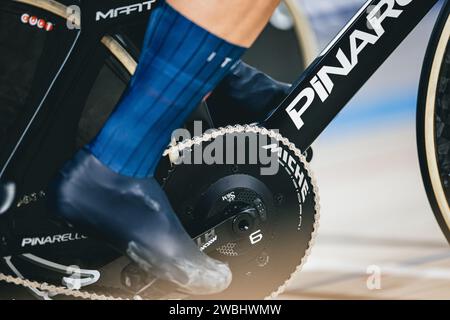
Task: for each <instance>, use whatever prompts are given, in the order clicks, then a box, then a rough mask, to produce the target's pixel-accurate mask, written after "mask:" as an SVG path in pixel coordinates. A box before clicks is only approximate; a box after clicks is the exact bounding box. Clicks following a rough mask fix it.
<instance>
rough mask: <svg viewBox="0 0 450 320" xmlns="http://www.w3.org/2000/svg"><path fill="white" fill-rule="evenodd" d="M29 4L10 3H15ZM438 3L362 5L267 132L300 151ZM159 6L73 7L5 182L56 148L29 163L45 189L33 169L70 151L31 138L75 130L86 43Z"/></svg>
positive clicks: (11, 153) (2, 171) (4, 167)
mask: <svg viewBox="0 0 450 320" xmlns="http://www.w3.org/2000/svg"><path fill="white" fill-rule="evenodd" d="M33 1H35V0H16V2H20V3H29V2H33ZM438 1H439V0H370V1H368V2H367V3H366V4H365V5H364V6H363V7H362V8H361V10H360V11H359V12H358V13H357V14H356V15H355V17H354V18H353V19H352V20H351V21H350V22H349V23H348V24H347V26H346V27H345V28H344V29H343V30H342V31H341V32H340V33H339V35H338V36H337V37H336V38H335V39H334V40H333V41H332V43H331V44H330V45H329V46H328V47H327V48H326V49H325V50H324V51H323V52H322V54H320V56H319V57H318V58H317V59H316V60H315V61H314V62H313V63H312V64H311V66H310V67H309V68H308V69H307V70H306V71H305V72H304V73H303V74H302V76H301V77H300V78H299V80H298V81H297V82H296V83H295V84H294V85H293V87H292V90H291V93H290V94H289V95H288V96H287V98H286V99H285V100H284V101H283V102H282V103H281V104H280V106H279V107H278V108H277V109H276V111H274V112H273V114H272V115H271V116H270V117H269V118H268V119H267V122H266V126H267V127H268V128H273V129H279V130H280V133H281V134H282V135H283V136H285V137H287V138H288V139H289V140H290V141H291V142H293V143H294V144H295V145H296V146H297V147H298V148H299V149H301V150H306V149H307V148H308V147H309V146H310V145H311V144H312V143H313V142H314V140H315V139H316V138H317V137H318V136H319V135H320V133H321V132H322V131H323V130H324V129H325V128H326V127H327V126H328V125H329V124H330V122H331V121H332V120H333V119H334V117H335V116H336V115H337V114H338V113H339V112H340V110H341V109H342V108H343V107H344V106H345V105H346V104H347V102H348V101H349V100H350V99H351V98H352V97H353V96H354V95H355V94H356V92H357V91H358V90H359V89H360V88H361V87H362V86H363V85H364V83H365V82H366V81H367V80H368V79H369V78H370V76H371V75H372V74H373V73H374V72H375V71H376V70H377V69H378V68H379V67H380V66H381V65H382V64H383V62H384V61H385V60H386V59H387V58H388V57H389V55H390V54H391V53H392V52H393V51H394V50H395V49H396V48H397V47H398V45H399V44H400V43H401V42H402V40H404V38H406V36H407V35H408V34H409V33H410V32H411V31H412V30H413V29H414V27H415V26H416V25H417V24H418V23H419V22H420V21H421V20H422V18H423V17H424V16H425V15H426V14H427V13H428V12H429V11H430V10H431V8H432V7H433V6H434V5H435V4H436V3H437V2H438ZM74 2H75V0H74ZM447 2H448V1H447V0H446V3H447ZM136 3H137V4H136ZM158 3H159V0H150V1H141V2H139V1H136V0H120V1H119V0H117V1H114V2H112V1H110V0H95V1H94V0H80V1H78V4H79V6H80V8H81V10H82V11H81V12H82V14H81V25H80V29H75V30H73V32H74V33H75V36H74V41H73V43H72V44H71V46H70V50H69V51H68V52H67V53H66V55H65V58H64V59H63V60H62V63H61V64H60V65H58V66H57V68H56V70H57V72H56V73H55V74H54V76H53V78H52V79H50V81H49V82H48V84H49V85H48V86H47V84H45V85H46V86H47V87H46V88H44V90H41V91H42V92H43V94H42V96H39V97H37V98H36V99H33V102H35V104H33V105H35V106H36V107H35V108H34V110H33V113H32V114H30V115H29V116H27V120H26V121H25V124H24V125H23V127H22V126H21V127H20V128H19V131H20V132H18V134H17V135H16V136H15V137H14V139H15V140H14V142H13V143H12V144H11V146H10V148H11V149H8V150H6V152H5V153H3V154H2V155H1V157H0V179H2V178H4V176H5V177H6V179H5V180H8V178H9V177H10V176H11V177H14V178H17V176H18V177H19V179H21V178H22V177H23V176H24V175H25V174H26V173H24V171H25V170H22V167H26V165H29V164H28V161H30V160H27V161H26V162H27V164H25V165H22V164H21V162H22V161H23V159H26V158H27V155H28V154H27V153H26V152H25V151H23V150H26V149H28V148H30V145H31V146H33V149H36V148H40V149H41V150H42V151H40V152H41V153H45V150H57V155H55V156H54V157H53V155H52V157H51V158H52V159H51V161H50V160H49V159H48V158H49V157H47V156H45V157H44V156H39V159H33V160H34V162H35V163H33V165H32V167H33V170H34V171H37V173H36V176H35V177H33V179H32V180H33V184H35V185H34V186H33V187H35V188H36V190H40V189H41V188H42V187H43V186H44V185H46V183H47V181H48V180H49V179H50V177H49V176H47V175H45V174H41V173H40V172H39V170H41V171H43V172H45V171H46V170H42V168H50V167H51V168H56V167H57V166H58V163H62V162H63V161H64V160H66V159H64V158H65V157H70V152H71V151H72V149H71V148H70V147H67V146H65V145H64V143H65V141H64V136H63V137H59V136H57V137H54V138H52V139H51V141H46V142H45V145H44V144H41V142H40V141H37V142H35V140H39V139H36V136H37V137H39V138H40V139H43V138H42V135H43V134H42V133H41V131H43V130H42V128H41V127H40V126H42V123H43V122H44V123H46V122H45V121H46V119H47V118H49V117H51V118H52V127H51V129H48V132H46V134H47V135H51V133H54V132H57V133H59V132H64V130H66V131H70V130H75V129H76V128H75V129H74V128H68V129H66V128H65V123H64V119H67V118H69V117H76V116H78V115H79V114H80V113H81V112H82V110H80V109H81V107H80V105H82V104H81V103H79V102H78V100H77V94H78V91H77V90H75V91H74V92H71V91H70V89H71V88H74V87H75V88H76V83H77V79H78V78H77V77H80V73H82V72H81V71H80V72H74V70H83V72H91V71H89V70H87V71H84V69H89V67H87V66H89V64H88V63H87V61H89V59H94V58H93V57H92V55H93V53H92V52H91V50H90V45H94V44H98V42H99V40H100V39H101V38H102V37H103V36H104V35H105V34H108V33H111V32H114V30H115V28H117V27H120V26H122V25H123V24H126V23H130V22H131V23H132V22H133V21H136V20H140V21H142V20H144V19H147V18H148V15H149V13H150V11H151V9H152V8H154V7H155V6H156V5H158ZM139 5H141V6H139ZM92 72H95V71H92ZM80 90H81V89H80ZM53 123H57V125H53ZM47 126H50V125H48V124H47ZM54 127H56V129H55V128H54ZM49 132H50V133H49ZM53 135H57V134H53ZM16 138H17V139H16ZM8 148H9V146H8ZM55 153H56V152H55ZM28 157H29V156H28ZM16 158H17V159H20V160H21V161H19V163H20V164H16V161H15V160H16ZM13 160H14V161H13ZM12 163H14V165H11V164H12ZM12 180H14V179H12ZM34 181H36V182H34ZM36 185H37V187H36ZM14 251H15V250H14ZM18 251H19V250H18Z"/></svg>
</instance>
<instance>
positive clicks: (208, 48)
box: [87, 3, 245, 178]
mask: <svg viewBox="0 0 450 320" xmlns="http://www.w3.org/2000/svg"><path fill="white" fill-rule="evenodd" d="M244 51H245V48H243V47H239V46H236V45H233V44H231V43H229V42H227V41H225V40H223V39H221V38H219V37H217V36H215V35H213V34H211V33H209V32H208V31H206V30H205V29H203V28H201V27H199V26H197V25H196V24H194V23H193V22H192V21H190V20H188V19H187V18H185V17H184V16H182V15H181V14H179V13H178V12H177V11H175V10H174V9H173V8H172V7H170V6H169V5H168V4H166V3H163V4H162V5H160V6H159V7H157V8H156V9H155V10H154V12H153V13H152V15H151V17H150V22H149V26H148V29H147V33H146V36H145V41H144V47H143V51H142V54H141V58H140V62H139V65H138V67H137V70H136V73H135V75H134V76H133V77H132V79H131V81H130V85H129V86H128V88H127V90H126V92H125V93H124V95H123V96H122V99H121V101H120V102H119V104H118V106H117V107H116V109H115V111H114V112H113V114H112V115H111V117H110V118H109V119H108V121H107V122H106V124H105V126H104V127H103V129H102V130H101V131H100V133H99V134H98V136H97V137H96V138H95V139H94V141H92V142H91V143H90V144H89V145H88V146H87V148H88V149H89V151H90V152H91V153H92V154H93V155H94V156H95V157H97V158H98V159H99V160H100V161H101V162H102V163H103V164H104V165H106V166H108V167H109V168H110V169H112V170H113V171H115V172H117V173H120V174H123V175H126V176H130V177H135V178H144V177H148V176H152V175H153V173H154V171H155V169H156V166H157V164H158V162H159V160H160V158H161V154H162V152H163V151H164V149H165V148H166V147H167V145H168V143H169V142H170V137H171V135H172V132H173V131H174V130H175V129H177V128H179V127H181V126H182V125H183V124H184V122H185V121H186V119H187V117H188V116H189V114H190V113H191V112H192V111H193V109H194V108H195V107H196V106H197V105H198V104H199V103H200V101H201V100H202V99H203V98H204V97H205V96H206V95H207V94H208V93H210V92H211V91H212V90H213V89H214V88H215V87H216V86H217V85H218V83H219V82H220V81H221V80H222V79H223V77H224V76H225V75H226V74H227V73H228V72H229V71H230V69H231V68H232V67H233V66H234V65H235V64H236V62H237V61H238V60H239V58H240V57H241V55H242V54H243V53H244Z"/></svg>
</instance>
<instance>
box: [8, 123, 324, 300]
mask: <svg viewBox="0 0 450 320" xmlns="http://www.w3.org/2000/svg"><path fill="white" fill-rule="evenodd" d="M236 133H255V134H261V135H265V136H268V137H270V138H272V139H275V140H276V141H277V142H279V143H282V144H283V145H284V146H286V147H288V148H289V149H290V150H291V151H293V152H294V154H295V155H296V156H297V157H298V158H299V159H300V160H301V161H302V162H303V164H304V166H305V170H306V171H307V173H308V175H309V176H310V178H311V184H312V186H313V192H314V195H315V199H314V201H315V208H314V209H315V215H314V230H313V233H312V235H311V240H310V241H309V244H308V249H307V251H306V253H305V255H304V256H303V258H302V260H301V262H300V264H299V266H298V267H297V268H296V270H295V271H294V272H293V273H292V274H291V277H290V278H289V279H287V280H286V281H285V283H284V284H283V285H281V286H280V287H279V288H278V289H277V290H276V291H274V292H273V293H272V294H271V295H270V296H268V297H266V298H265V299H274V298H276V297H277V296H278V295H279V294H281V293H282V292H283V291H284V290H285V288H286V286H287V285H288V284H289V282H290V281H291V279H292V277H293V276H294V275H295V274H296V273H298V272H300V271H301V269H302V268H303V265H304V264H305V263H306V260H307V258H308V256H309V255H310V253H311V248H312V246H313V245H314V242H315V238H316V235H317V230H318V227H319V218H320V213H319V212H320V205H319V200H320V199H319V195H318V188H317V184H316V179H315V177H314V175H313V174H312V171H311V170H310V168H309V164H308V162H307V161H306V159H305V157H304V155H303V154H302V152H301V151H300V149H298V148H297V147H296V146H295V144H293V143H292V142H290V141H289V139H288V138H285V137H283V136H282V135H281V134H280V133H277V132H275V131H273V130H269V129H266V128H263V127H259V126H256V125H235V126H227V127H225V128H218V129H213V130H210V131H209V132H208V133H205V134H203V135H201V136H196V137H193V138H192V139H188V140H185V141H183V142H180V143H177V144H176V145H173V146H170V147H169V148H168V149H167V150H166V151H165V152H164V154H163V155H164V156H167V155H171V154H173V153H174V152H177V153H178V154H180V152H182V151H183V150H185V149H190V148H192V147H193V146H194V145H200V144H202V143H203V142H208V141H211V140H213V139H216V138H218V137H220V136H225V135H227V134H236ZM0 282H6V283H9V284H14V285H17V286H22V287H25V288H28V289H37V290H40V291H45V292H50V293H52V294H56V295H64V296H67V297H73V298H79V299H85V300H119V301H124V300H142V298H141V297H140V296H134V297H133V298H132V299H130V298H125V297H115V296H111V295H99V294H97V293H93V292H88V291H81V290H74V289H69V288H66V287H62V286H55V285H51V284H48V283H46V282H38V281H32V280H29V279H26V278H19V277H15V276H10V275H5V274H4V273H0Z"/></svg>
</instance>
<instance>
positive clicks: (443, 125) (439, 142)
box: [417, 4, 450, 242]
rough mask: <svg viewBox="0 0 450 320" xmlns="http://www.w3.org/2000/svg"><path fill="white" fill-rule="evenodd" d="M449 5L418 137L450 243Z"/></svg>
mask: <svg viewBox="0 0 450 320" xmlns="http://www.w3.org/2000/svg"><path fill="white" fill-rule="evenodd" d="M449 9H450V5H449V4H447V5H446V7H445V8H444V9H443V11H442V13H441V16H440V18H439V21H438V23H437V25H436V28H435V30H434V35H433V37H432V40H431V42H430V45H429V48H428V53H427V59H426V61H427V64H425V66H424V70H423V73H422V81H421V88H420V92H419V104H418V113H417V138H418V148H419V159H420V166H421V171H422V177H423V181H424V184H425V188H426V191H427V195H428V199H429V201H430V204H431V206H432V209H433V212H434V214H435V216H436V219H437V220H438V222H439V225H440V227H441V229H442V231H443V233H444V235H445V236H446V238H447V240H448V241H449V242H450V207H449V201H450V46H449V38H450V16H449V11H450V10H449Z"/></svg>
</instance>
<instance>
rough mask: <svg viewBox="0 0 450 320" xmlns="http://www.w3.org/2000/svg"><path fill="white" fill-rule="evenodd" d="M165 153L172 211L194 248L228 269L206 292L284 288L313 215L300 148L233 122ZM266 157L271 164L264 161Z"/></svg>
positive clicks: (309, 235) (268, 292)
mask: <svg viewBox="0 0 450 320" xmlns="http://www.w3.org/2000/svg"><path fill="white" fill-rule="evenodd" d="M166 154H168V155H169V156H170V158H171V162H172V166H171V167H170V169H169V170H168V172H167V176H166V178H165V179H164V184H163V186H164V189H165V191H166V193H167V195H168V197H169V199H170V201H171V203H172V205H173V207H174V209H175V212H177V213H178V215H179V218H180V219H181V221H182V223H183V225H184V226H185V228H186V230H187V231H188V232H189V234H190V235H191V236H192V237H193V238H195V239H196V241H197V244H198V246H199V248H201V249H202V250H203V251H204V252H206V253H208V254H209V255H210V256H211V257H213V258H215V259H219V260H222V261H225V262H227V263H228V264H229V266H230V268H231V270H232V273H233V282H232V284H231V286H230V287H229V288H228V289H227V290H226V291H225V292H223V293H221V294H219V295H215V296H213V297H208V298H214V299H261V298H266V297H271V296H274V295H277V294H278V293H280V292H281V291H283V289H284V286H285V284H286V282H287V280H288V279H290V277H291V275H292V274H293V273H294V272H295V271H297V270H298V269H299V268H300V267H301V265H302V263H303V262H304V261H305V257H306V256H307V254H308V251H309V248H310V246H311V243H312V240H313V236H314V233H315V231H316V228H317V221H318V212H319V206H318V197H317V189H316V186H315V184H314V181H313V178H312V177H311V173H310V171H309V169H308V164H307V162H306V160H305V158H304V157H303V155H302V154H301V152H300V151H299V150H298V149H297V148H296V147H295V146H294V145H293V144H292V143H290V142H289V141H288V140H287V139H285V138H283V137H282V136H281V135H279V134H277V133H275V132H273V131H269V130H266V129H263V128H259V127H255V126H234V127H227V128H222V129H218V130H214V131H212V132H210V133H208V134H205V135H203V136H202V137H200V138H199V137H197V138H194V139H192V140H189V141H185V142H183V143H180V144H177V145H176V146H174V147H172V148H171V149H170V150H168V152H166ZM230 154H231V156H230ZM243 155H245V156H243ZM267 157H270V159H271V164H270V165H269V164H268V163H267V161H265V162H264V163H262V160H261V159H266V160H267V159H268V158H267ZM260 158H261V159H260ZM212 161H215V162H216V163H211V162H212ZM205 162H207V163H205ZM274 162H275V163H274ZM269 167H272V169H273V167H277V168H278V170H267V169H268V168H269ZM263 168H265V169H266V170H264V169H263ZM203 298H204V297H203Z"/></svg>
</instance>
